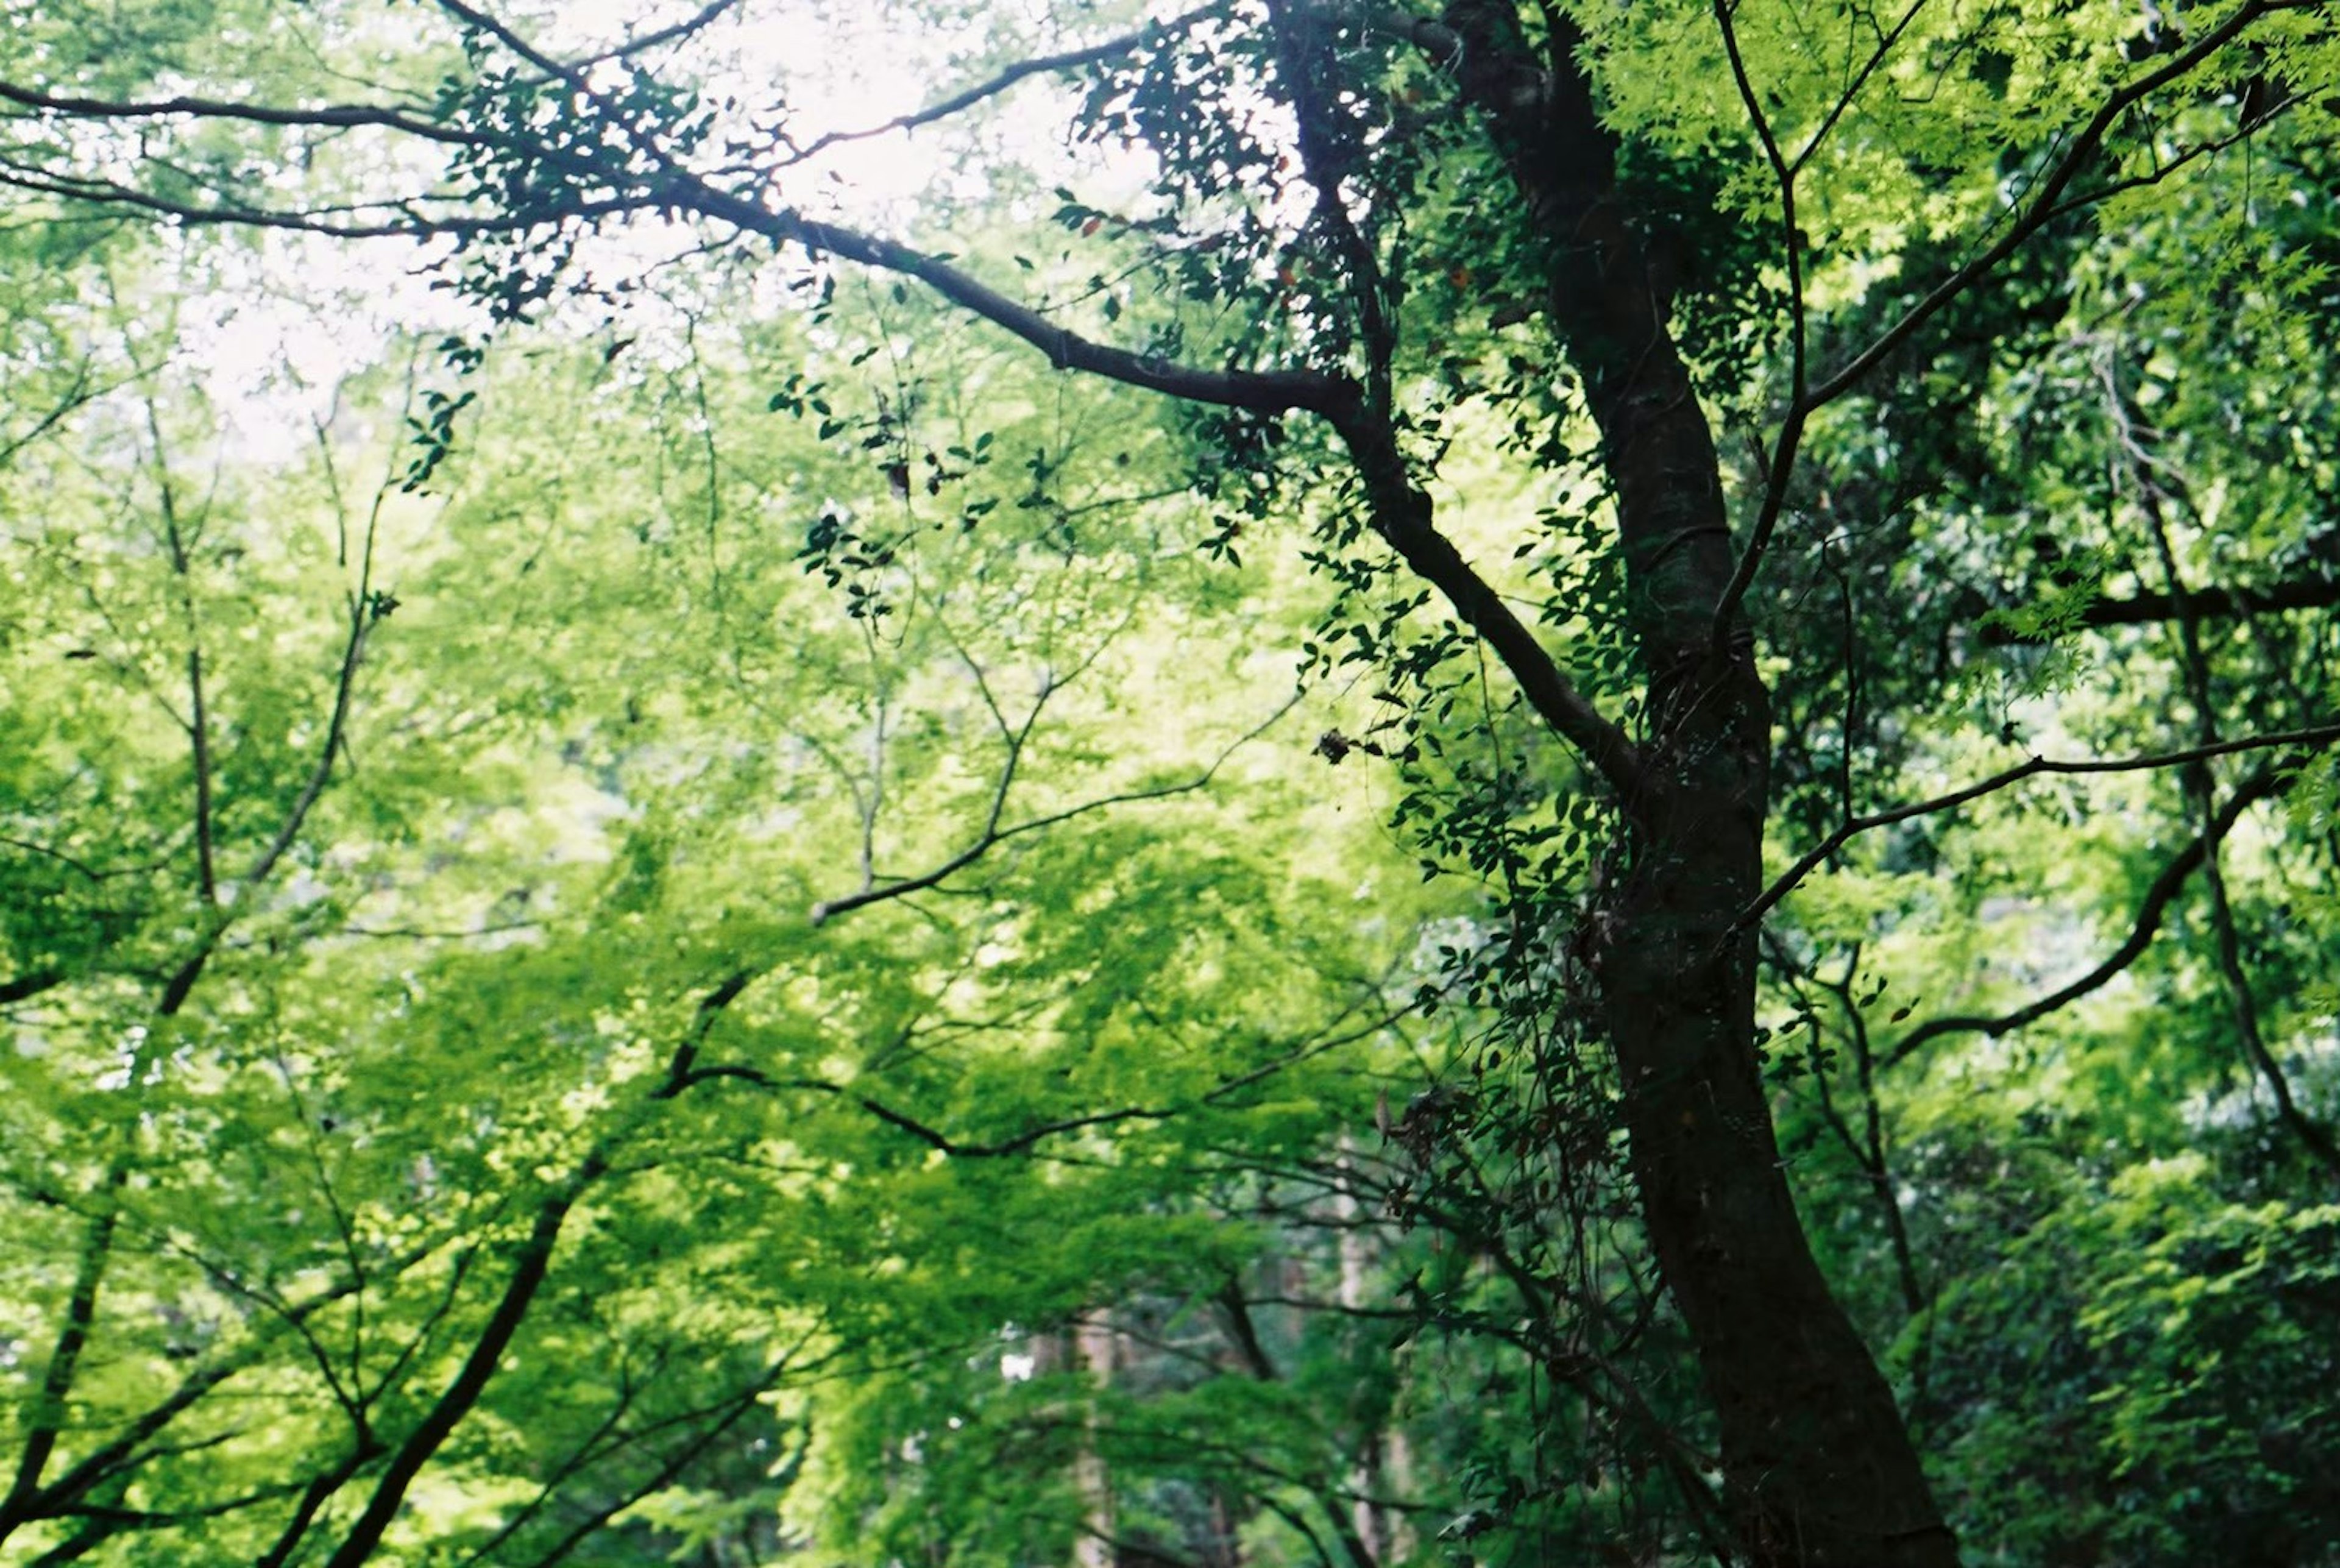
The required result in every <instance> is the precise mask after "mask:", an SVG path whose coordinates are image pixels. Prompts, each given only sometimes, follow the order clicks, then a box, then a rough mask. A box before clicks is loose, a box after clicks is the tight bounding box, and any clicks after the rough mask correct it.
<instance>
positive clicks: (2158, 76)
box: [1809, 0, 2306, 409]
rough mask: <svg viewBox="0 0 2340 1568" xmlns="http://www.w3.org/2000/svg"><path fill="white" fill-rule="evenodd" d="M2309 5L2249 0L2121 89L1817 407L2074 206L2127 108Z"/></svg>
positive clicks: (1826, 390) (1814, 399) (1823, 393)
mask: <svg viewBox="0 0 2340 1568" xmlns="http://www.w3.org/2000/svg"><path fill="white" fill-rule="evenodd" d="M2305 8H2306V6H2305V4H2304V3H2303V0H2245V3H2244V4H2243V5H2241V6H2239V7H2237V8H2236V11H2235V12H2234V14H2233V15H2230V16H2228V17H2227V18H2226V20H2225V21H2224V22H2221V23H2220V24H2219V25H2217V26H2216V27H2213V28H2211V29H2209V30H2208V31H2206V32H2205V33H2203V34H2202V35H2199V36H2198V37H2196V39H2195V40H2194V41H2193V42H2192V43H2190V44H2188V45H2186V47H2185V48H2183V49H2181V50H2180V51H2178V53H2177V54H2176V55H2173V56H2171V57H2170V58H2169V59H2167V60H2166V61H2164V62H2163V63H2162V64H2161V65H2159V66H2157V67H2156V68H2155V69H2153V70H2151V71H2148V72H2147V73H2146V74H2144V75H2142V76H2139V77H2138V78H2137V80H2135V81H2133V82H2131V83H2129V84H2127V85H2126V86H2124V87H2121V88H2119V89H2118V90H2117V91H2116V92H2114V93H2113V94H2112V95H2111V96H2109V97H2107V99H2106V100H2105V101H2104V103H2103V104H2100V105H2098V107H2097V112H2096V113H2095V114H2091V115H2090V116H2089V117H2088V121H2087V124H2085V125H2083V126H2081V128H2080V131H2079V134H2077V135H2076V136H2075V137H2073V138H2072V141H2071V144H2069V145H2068V146H2067V147H2066V149H2065V150H2064V154H2063V156H2062V157H2060V158H2058V159H2057V161H2056V163H2055V164H2054V165H2053V166H2052V167H2051V168H2049V169H2048V172H2047V173H2046V174H2045V175H2044V176H2043V177H2042V178H2041V180H2040V181H2039V183H2038V185H2037V186H2036V187H2035V189H2034V194H2033V195H2032V197H2031V202H2030V204H2029V206H2028V207H2027V208H2026V209H2025V210H2024V211H2023V212H2022V213H2019V214H2018V215H2017V216H2016V218H2015V221H2014V222H2013V223H2009V224H2008V228H2007V232H2006V233H2003V234H2001V235H2000V236H1999V237H1998V240H1997V241H1995V242H1994V243H1991V244H1990V245H1989V246H1988V247H1986V248H1985V249H1984V250H1983V252H1982V253H1981V254H1979V255H1978V256H1976V257H1975V258H1974V259H1973V260H1972V261H1970V262H1968V263H1966V264H1965V265H1964V266H1962V267H1960V268H1958V271H1956V272H1954V273H1951V274H1950V275H1949V276H1948V277H1947V278H1944V279H1943V280H1942V281H1941V282H1940V283H1937V284H1936V285H1935V286H1934V287H1933V289H1932V290H1931V291H1929V293H1927V295H1926V297H1925V298H1923V299H1921V300H1919V302H1918V303H1916V304H1914V305H1912V306H1910V307H1909V310H1908V311H1907V312H1906V313H1903V315H1902V316H1901V319H1900V320H1899V321H1897V322H1895V323H1893V324H1892V325H1891V326H1889V327H1888V328H1886V329H1885V331H1884V332H1881V333H1879V335H1878V336H1877V337H1876V338H1875V339H1874V340H1873V341H1872V342H1870V343H1869V346H1868V347H1867V348H1865V349H1863V350H1861V352H1859V354H1857V355H1855V356H1854V357H1853V359H1852V361H1851V362H1849V364H1847V365H1846V366H1845V367H1844V368H1843V369H1842V370H1840V371H1839V372H1836V374H1834V375H1832V376H1830V377H1829V378H1828V380H1826V381H1824V382H1821V383H1820V384H1819V386H1817V387H1814V388H1813V389H1812V392H1811V395H1810V400H1809V401H1810V404H1811V406H1812V407H1813V408H1815V409H1817V408H1819V407H1820V406H1821V405H1822V404H1824V403H1829V402H1835V401H1836V400H1837V399H1838V398H1839V397H1841V396H1843V395H1844V394H1845V393H1846V392H1849V391H1850V390H1852V388H1853V387H1854V386H1855V385H1856V384H1857V383H1859V382H1860V381H1861V380H1862V378H1864V377H1866V376H1867V375H1868V374H1869V372H1871V371H1873V370H1875V369H1876V368H1877V367H1878V365H1879V364H1880V363H1881V362H1883V361H1884V360H1885V359H1886V358H1887V356H1889V354H1891V353H1892V352H1893V351H1894V350H1896V349H1898V348H1899V347H1900V346H1901V344H1902V343H1903V342H1907V341H1908V340H1909V337H1910V336H1911V335H1912V334H1913V333H1915V332H1917V331H1918V329H1919V328H1920V327H1922V326H1924V325H1925V324H1926V323H1928V322H1929V321H1931V320H1933V318H1934V317H1935V316H1936V315H1938V314H1939V313H1941V312H1942V310H1944V309H1945V308H1946V307H1948V305H1949V304H1950V303H1951V302H1953V301H1954V300H1956V299H1958V296H1959V295H1961V294H1963V293H1966V292H1967V290H1968V289H1969V288H1971V287H1973V286H1974V285H1975V284H1976V283H1978V282H1980V281H1981V279H1982V278H1983V276H1984V275H1985V274H1986V273H1989V272H1990V271H1991V270H1992V269H1994V268H1996V267H1997V266H1998V264H1999V263H2001V262H2003V261H2005V260H2006V259H2007V258H2008V256H2010V255H2012V254H2013V253H2015V251H2016V250H2017V249H2018V247H2019V246H2021V245H2022V243H2024V242H2025V241H2026V240H2028V239H2029V238H2030V237H2031V236H2032V235H2033V234H2035V233H2038V232H2039V230H2040V229H2041V228H2043V227H2045V226H2046V225H2047V224H2048V223H2050V222H2051V221H2053V220H2054V219H2055V218H2056V217H2057V216H2058V215H2060V214H2062V213H2066V212H2067V211H2069V210H2070V209H2069V207H2068V206H2067V205H2066V204H2065V203H2064V199H2063V198H2064V193H2065V192H2066V191H2067V189H2069V188H2070V186H2071V184H2072V182H2073V181H2074V180H2076V179H2077V178H2078V177H2079V174H2080V171H2081V170H2082V169H2083V168H2085V167H2086V166H2087V164H2088V163H2089V161H2090V160H2091V159H2093V158H2094V157H2095V156H2096V155H2097V149H2098V148H2099V147H2101V146H2102V145H2103V144H2104V140H2105V136H2106V134H2107V133H2108V132H2110V131H2111V129H2112V127H2113V123H2114V122H2115V121H2117V120H2118V119H2119V118H2120V117H2121V115H2122V114H2125V113H2127V111H2128V110H2129V109H2130V108H2132V107H2134V106H2135V105H2136V104H2138V103H2140V102H2142V101H2143V100H2144V99H2146V98H2147V97H2148V96H2150V95H2151V94H2154V93H2157V92H2158V91H2160V90H2161V89H2162V88H2164V87H2166V86H2167V85H2169V84H2171V83H2172V82H2175V81H2176V80H2177V79H2178V78H2179V77H2181V76H2183V75H2185V74H2187V73H2188V72H2190V71H2192V70H2194V69H2195V68H2196V66H2198V65H2201V64H2202V63H2203V62H2204V61H2206V60H2207V59H2209V58H2210V57H2211V56H2213V55H2216V54H2217V53H2218V52H2219V51H2220V50H2222V49H2224V48H2225V47H2226V45H2229V44H2231V43H2233V42H2234V41H2235V40H2236V38H2237V37H2239V36H2241V35H2242V34H2244V33H2245V32H2246V31H2248V30H2249V29H2250V27H2251V26H2252V25H2254V24H2255V23H2256V22H2258V21H2259V20H2260V19H2261V18H2263V17H2266V16H2267V15H2272V14H2274V13H2276V12H2279V11H2289V10H2299V9H2305Z"/></svg>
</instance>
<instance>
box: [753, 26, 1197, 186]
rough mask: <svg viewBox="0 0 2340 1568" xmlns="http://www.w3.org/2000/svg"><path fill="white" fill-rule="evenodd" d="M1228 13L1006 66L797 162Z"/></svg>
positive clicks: (818, 144) (846, 134) (807, 150)
mask: <svg viewBox="0 0 2340 1568" xmlns="http://www.w3.org/2000/svg"><path fill="white" fill-rule="evenodd" d="M1225 9H1226V6H1225V4H1224V3H1223V0H1214V3H1213V4H1211V5H1197V6H1195V8H1194V9H1193V10H1191V11H1186V12H1182V13H1181V14H1179V15H1175V16H1173V17H1170V18H1169V19H1167V20H1166V21H1161V22H1149V23H1147V24H1146V25H1145V26H1143V27H1139V28H1136V29H1134V30H1133V31H1131V32H1127V33H1125V34H1123V35H1121V36H1119V37H1117V38H1108V39H1106V41H1105V42H1104V43H1102V44H1091V45H1087V46H1086V47H1085V48H1080V49H1066V50H1064V51H1062V52H1060V53H1058V54H1055V55H1036V56H1034V57H1033V58H1031V59H1028V60H1018V61H1016V63H1015V64H1014V65H1006V66H1003V67H1002V68H1001V69H1000V70H999V71H997V72H996V73H995V74H992V75H990V76H988V77H987V78H985V79H984V80H983V81H981V82H978V83H977V84H974V85H973V86H970V87H967V88H963V89H961V90H960V91H958V92H957V93H953V94H950V96H948V97H947V98H941V99H937V101H936V102H934V103H932V104H927V106H926V107H925V108H923V109H915V110H912V111H911V112H910V113H908V114H897V115H896V116H895V117H894V118H892V119H890V120H887V121H886V122H884V123H883V124H876V125H868V126H864V127H863V128H862V129H860V130H858V131H829V132H826V133H824V134H821V135H820V136H818V137H816V138H814V139H813V140H812V141H810V142H808V143H807V144H805V145H804V146H803V147H802V148H801V149H799V150H798V153H797V154H796V157H795V158H794V159H793V160H791V161H792V162H795V163H803V162H805V161H807V160H808V159H811V158H815V157H818V156H819V155H820V154H822V153H825V152H827V151H828V149H829V148H831V147H834V146H836V145H838V144H839V143H842V142H865V141H868V140H869V139H870V138H872V137H875V136H885V135H890V134H893V133H894V132H896V131H915V130H917V129H918V128H919V127H920V126H923V125H931V124H935V123H936V122H937V121H938V120H947V119H949V118H950V117H951V116H952V115H954V114H965V113H966V112H967V110H969V109H972V108H974V107H975V106H976V105H977V104H981V103H983V102H984V101H985V100H986V99H989V98H996V97H997V96H998V95H999V94H1002V93H1005V92H1006V91H1007V89H1008V88H1010V87H1013V86H1015V85H1016V84H1017V83H1018V82H1022V81H1024V80H1026V78H1028V77H1032V76H1045V75H1053V74H1056V73H1057V72H1060V71H1077V70H1080V69H1082V68H1083V67H1084V66H1088V65H1101V64H1103V63H1104V62H1106V61H1107V60H1110V59H1113V58H1115V56H1116V55H1126V54H1128V53H1130V52H1131V51H1132V50H1134V49H1135V48H1137V47H1138V45H1142V44H1147V43H1151V42H1153V41H1154V40H1155V39H1157V38H1166V37H1169V36H1171V35H1175V34H1179V33H1184V32H1185V31H1186V30H1187V29H1189V28H1191V27H1193V26H1195V25H1196V24H1197V23H1199V22H1203V21H1205V20H1206V19H1208V18H1210V17H1213V16H1215V15H1220V14H1221V13H1222V12H1224V11H1225Z"/></svg>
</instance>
